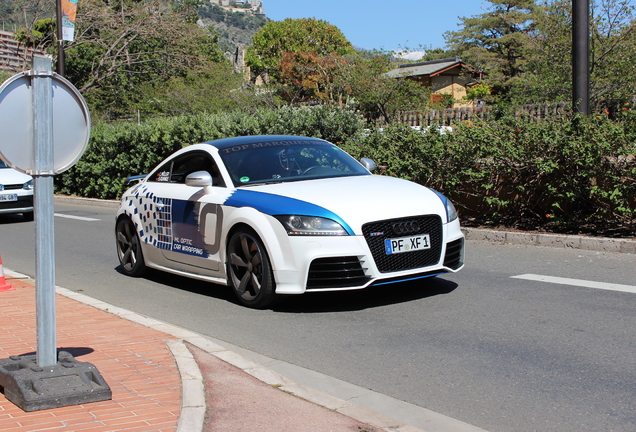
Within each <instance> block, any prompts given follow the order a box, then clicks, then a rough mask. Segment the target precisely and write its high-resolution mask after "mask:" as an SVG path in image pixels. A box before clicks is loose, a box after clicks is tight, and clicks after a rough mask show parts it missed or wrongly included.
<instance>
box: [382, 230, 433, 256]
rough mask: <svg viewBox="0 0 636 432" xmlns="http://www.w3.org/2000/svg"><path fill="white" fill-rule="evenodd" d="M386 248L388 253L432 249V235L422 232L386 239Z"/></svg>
mask: <svg viewBox="0 0 636 432" xmlns="http://www.w3.org/2000/svg"><path fill="white" fill-rule="evenodd" d="M384 248H385V249H386V254H387V255H393V254H396V253H402V252H415V251H418V250H425V249H430V248H431V237H430V236H429V235H428V234H420V235H416V236H412V237H401V238H394V239H386V240H384Z"/></svg>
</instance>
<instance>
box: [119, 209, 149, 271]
mask: <svg viewBox="0 0 636 432" xmlns="http://www.w3.org/2000/svg"><path fill="white" fill-rule="evenodd" d="M115 236H116V240H117V256H118V257H119V262H120V264H121V267H122V270H123V272H124V274H126V275H128V276H141V275H143V274H144V273H145V272H146V263H145V262H144V256H143V253H142V251H141V241H140V240H139V235H137V230H136V229H135V226H134V225H133V223H132V221H131V220H130V219H128V218H122V219H120V220H119V222H117V227H116V228H115Z"/></svg>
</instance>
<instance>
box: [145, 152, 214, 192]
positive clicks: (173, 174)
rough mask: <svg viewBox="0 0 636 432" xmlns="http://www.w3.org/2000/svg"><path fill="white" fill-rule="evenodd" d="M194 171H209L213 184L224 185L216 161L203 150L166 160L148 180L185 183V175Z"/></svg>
mask: <svg viewBox="0 0 636 432" xmlns="http://www.w3.org/2000/svg"><path fill="white" fill-rule="evenodd" d="M196 171H207V172H209V173H210V175H211V176H212V185H213V186H225V185H224V183H223V179H222V178H221V176H220V173H219V169H218V167H217V166H216V163H214V161H213V160H212V157H211V156H210V155H208V154H207V153H204V152H197V153H188V154H186V155H183V156H180V157H178V158H176V159H173V160H171V161H170V162H167V163H166V164H164V165H162V166H161V167H160V168H159V169H158V170H156V171H155V172H154V173H153V174H152V176H150V181H155V182H163V183H179V184H185V179H186V177H187V176H188V175H190V174H192V173H193V172H196Z"/></svg>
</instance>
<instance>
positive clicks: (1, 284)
mask: <svg viewBox="0 0 636 432" xmlns="http://www.w3.org/2000/svg"><path fill="white" fill-rule="evenodd" d="M14 289H15V288H13V287H12V286H11V285H9V284H8V283H7V281H6V280H4V270H3V269H2V256H1V255H0V291H11V290H14Z"/></svg>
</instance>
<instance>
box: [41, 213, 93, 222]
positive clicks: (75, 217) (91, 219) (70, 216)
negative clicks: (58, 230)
mask: <svg viewBox="0 0 636 432" xmlns="http://www.w3.org/2000/svg"><path fill="white" fill-rule="evenodd" d="M53 215H54V216H57V217H61V218H66V219H75V220H81V221H87V222H95V221H99V220H101V219H95V218H89V217H83V216H73V215H66V214H62V213H53Z"/></svg>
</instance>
